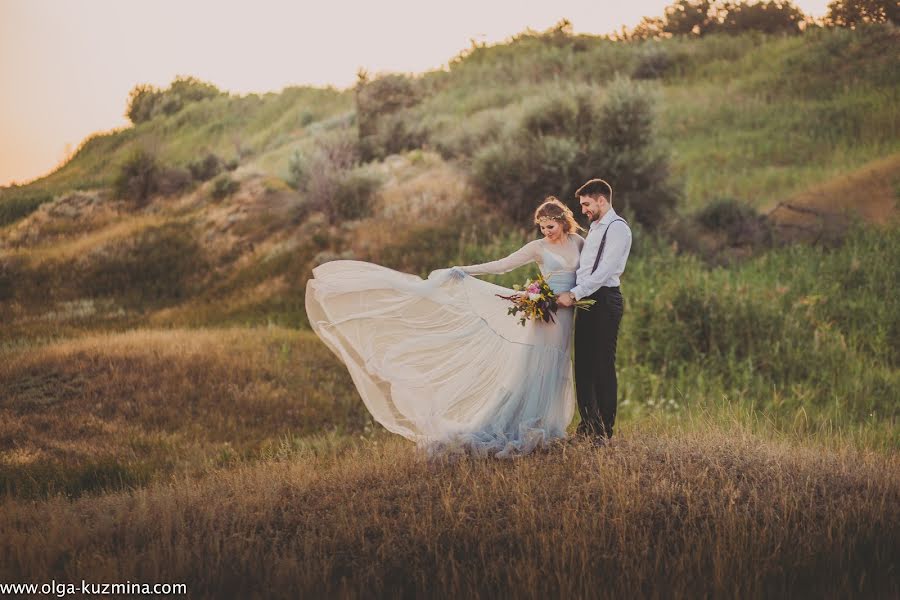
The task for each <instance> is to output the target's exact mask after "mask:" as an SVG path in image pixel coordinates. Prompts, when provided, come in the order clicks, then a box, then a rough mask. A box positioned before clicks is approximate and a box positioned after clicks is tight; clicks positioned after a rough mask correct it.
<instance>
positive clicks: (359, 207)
mask: <svg viewBox="0 0 900 600" xmlns="http://www.w3.org/2000/svg"><path fill="white" fill-rule="evenodd" d="M289 171H290V181H291V184H292V185H293V186H294V187H296V188H297V190H298V191H299V192H300V193H302V194H303V195H304V196H305V197H306V198H307V200H308V202H309V208H310V209H311V210H320V211H322V212H323V213H325V215H326V217H327V218H328V220H329V221H330V222H335V221H337V220H338V219H360V218H363V217H365V216H367V215H369V214H370V212H371V204H372V200H373V199H374V195H375V193H376V192H377V191H378V188H379V187H380V185H381V178H380V177H379V176H377V175H376V174H375V172H374V171H371V170H369V169H366V168H364V167H360V154H359V148H358V145H357V143H356V139H355V136H354V135H353V131H352V130H351V129H349V128H346V129H338V130H334V131H329V132H326V133H324V134H322V135H320V136H319V137H318V138H317V139H316V143H315V145H314V146H313V148H312V149H311V150H309V151H307V152H306V153H303V154H301V153H300V152H295V153H294V155H293V156H292V157H291V160H290V164H289Z"/></svg>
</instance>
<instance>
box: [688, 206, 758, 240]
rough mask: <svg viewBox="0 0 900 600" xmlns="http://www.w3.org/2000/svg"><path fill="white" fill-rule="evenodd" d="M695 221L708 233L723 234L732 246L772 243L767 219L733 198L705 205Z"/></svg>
mask: <svg viewBox="0 0 900 600" xmlns="http://www.w3.org/2000/svg"><path fill="white" fill-rule="evenodd" d="M694 218H695V220H696V221H697V222H698V223H699V224H700V225H702V226H703V227H704V228H706V229H707V230H709V231H714V232H721V233H724V234H725V235H726V236H727V237H728V238H729V240H730V241H731V243H732V244H758V243H763V242H771V241H772V228H771V226H770V224H769V221H768V219H767V218H766V217H765V216H764V215H761V214H759V213H758V212H756V209H754V208H753V207H752V206H750V205H748V204H746V203H745V202H741V201H740V200H735V199H733V198H721V199H718V200H714V201H713V202H711V203H710V204H707V205H706V206H705V207H703V209H702V210H700V211H699V212H698V213H697V214H696V215H695V216H694Z"/></svg>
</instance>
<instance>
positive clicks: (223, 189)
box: [211, 173, 240, 200]
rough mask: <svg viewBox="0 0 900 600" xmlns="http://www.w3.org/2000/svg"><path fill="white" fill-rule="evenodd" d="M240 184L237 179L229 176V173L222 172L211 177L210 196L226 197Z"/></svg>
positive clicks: (216, 197) (219, 198) (218, 198)
mask: <svg viewBox="0 0 900 600" xmlns="http://www.w3.org/2000/svg"><path fill="white" fill-rule="evenodd" d="M239 187H240V185H239V184H238V182H237V181H235V180H234V179H232V178H231V175H229V174H228V173H222V174H221V175H219V176H217V177H216V178H215V179H213V182H212V192H211V193H212V197H213V198H215V199H216V200H221V199H223V198H227V197H228V196H230V195H231V194H233V193H235V192H236V191H237V190H238V188H239Z"/></svg>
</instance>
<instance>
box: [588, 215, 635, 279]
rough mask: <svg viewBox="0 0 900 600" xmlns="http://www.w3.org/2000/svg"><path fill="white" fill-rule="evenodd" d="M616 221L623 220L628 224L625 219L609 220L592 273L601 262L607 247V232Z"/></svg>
mask: <svg viewBox="0 0 900 600" xmlns="http://www.w3.org/2000/svg"><path fill="white" fill-rule="evenodd" d="M616 221H622V222H623V223H625V224H626V225H627V224H628V223H627V222H626V221H625V219H613V220H612V221H610V222H609V225H607V226H606V230H605V231H604V232H603V237H602V238H600V249H599V250H597V258H596V259H594V268H593V269H591V273H593V272H594V271H596V270H597V265H599V264H600V257H601V256H602V255H603V248H604V247H606V234H607V233H609V228H610V227H611V226H612V224H613V223H615V222H616Z"/></svg>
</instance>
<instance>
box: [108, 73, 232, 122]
mask: <svg viewBox="0 0 900 600" xmlns="http://www.w3.org/2000/svg"><path fill="white" fill-rule="evenodd" d="M221 94H222V92H221V91H220V90H219V89H218V88H217V87H216V86H214V85H212V84H210V83H206V82H204V81H200V80H199V79H197V78H195V77H184V76H178V77H176V78H175V79H174V80H173V81H172V83H171V84H170V85H169V87H168V88H167V89H165V90H160V89H157V88H156V87H154V86H151V85H148V84H140V85H137V86H135V87H134V88H133V89H132V90H131V92H130V94H129V96H128V105H127V107H126V109H125V115H126V116H127V117H128V118H129V120H131V122H132V123H134V124H135V125H138V124H140V123H144V122H146V121H149V120H151V119H153V118H155V117H157V116H160V115H172V114H175V113H177V112H178V111H180V110H181V109H182V108H184V106H185V105H187V104H189V103H192V102H197V101H200V100H204V99H207V98H214V97H216V96H219V95H221Z"/></svg>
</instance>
